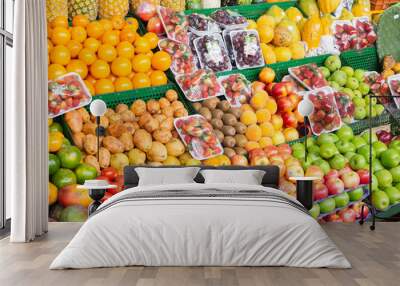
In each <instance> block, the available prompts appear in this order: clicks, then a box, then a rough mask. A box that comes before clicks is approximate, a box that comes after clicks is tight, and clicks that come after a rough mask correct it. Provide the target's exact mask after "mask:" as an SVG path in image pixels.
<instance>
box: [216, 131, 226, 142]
mask: <svg viewBox="0 0 400 286" xmlns="http://www.w3.org/2000/svg"><path fill="white" fill-rule="evenodd" d="M214 134H215V136H217V138H218V140H219V142H222V141H224V138H225V135H224V133H222V131H221V130H218V129H214Z"/></svg>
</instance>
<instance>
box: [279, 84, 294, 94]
mask: <svg viewBox="0 0 400 286" xmlns="http://www.w3.org/2000/svg"><path fill="white" fill-rule="evenodd" d="M282 83H284V84H285V86H286V90H287V94H289V95H292V94H295V86H294V83H293V82H292V81H283V82H282Z"/></svg>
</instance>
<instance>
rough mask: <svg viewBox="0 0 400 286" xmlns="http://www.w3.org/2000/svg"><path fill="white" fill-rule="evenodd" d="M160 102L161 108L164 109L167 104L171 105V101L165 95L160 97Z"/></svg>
mask: <svg viewBox="0 0 400 286" xmlns="http://www.w3.org/2000/svg"><path fill="white" fill-rule="evenodd" d="M158 103H159V104H160V108H161V109H163V108H165V107H167V106H171V102H169V101H168V99H166V98H165V97H162V98H160V100H159V101H158Z"/></svg>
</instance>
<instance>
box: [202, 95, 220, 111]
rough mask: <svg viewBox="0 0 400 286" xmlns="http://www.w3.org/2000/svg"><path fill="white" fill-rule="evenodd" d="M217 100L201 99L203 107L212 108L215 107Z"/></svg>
mask: <svg viewBox="0 0 400 286" xmlns="http://www.w3.org/2000/svg"><path fill="white" fill-rule="evenodd" d="M218 102H219V99H218V98H209V99H206V100H204V101H203V107H207V108H208V109H210V110H213V109H215V108H216V107H217V104H218Z"/></svg>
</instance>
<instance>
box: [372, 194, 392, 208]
mask: <svg viewBox="0 0 400 286" xmlns="http://www.w3.org/2000/svg"><path fill="white" fill-rule="evenodd" d="M372 204H373V205H374V207H375V208H376V209H377V210H380V211H383V210H385V209H387V208H388V207H389V204H390V199H389V196H388V195H387V194H386V193H385V192H383V191H375V192H372Z"/></svg>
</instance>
